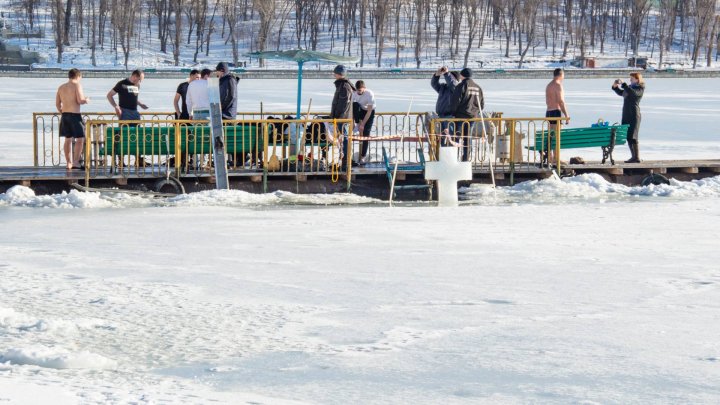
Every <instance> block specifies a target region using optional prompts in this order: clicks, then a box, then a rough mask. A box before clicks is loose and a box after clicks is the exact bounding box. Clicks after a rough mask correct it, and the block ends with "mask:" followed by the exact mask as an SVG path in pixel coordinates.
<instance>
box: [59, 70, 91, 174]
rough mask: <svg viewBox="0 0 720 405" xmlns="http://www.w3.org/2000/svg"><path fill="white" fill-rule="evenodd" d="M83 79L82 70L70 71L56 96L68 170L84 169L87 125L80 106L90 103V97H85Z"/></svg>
mask: <svg viewBox="0 0 720 405" xmlns="http://www.w3.org/2000/svg"><path fill="white" fill-rule="evenodd" d="M81 79H82V73H81V72H80V70H78V69H75V68H73V69H70V71H69V72H68V81H67V83H64V84H62V85H61V86H60V87H58V90H57V95H56V96H55V107H57V110H58V112H60V113H61V114H62V115H61V118H60V136H64V137H65V161H66V162H67V169H68V170H71V169H82V167H81V166H80V156H81V155H82V152H83V147H84V145H85V123H83V118H82V115H80V105H81V104H87V103H89V102H90V97H85V94H84V93H83V89H82V85H81V84H80V80H81ZM73 140H75V148H72V142H73ZM71 150H72V155H71Z"/></svg>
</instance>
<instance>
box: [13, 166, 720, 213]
mask: <svg viewBox="0 0 720 405" xmlns="http://www.w3.org/2000/svg"><path fill="white" fill-rule="evenodd" d="M459 192H460V195H461V198H462V200H463V203H464V204H514V203H534V204H556V205H557V204H565V203H570V202H573V203H574V202H578V201H586V202H595V201H618V202H622V201H634V200H638V198H641V197H646V198H651V197H662V198H669V199H673V200H692V199H698V198H718V197H720V176H716V177H710V178H705V179H701V180H693V181H687V182H686V181H677V180H675V179H671V181H670V184H669V185H664V184H663V185H650V186H645V187H643V186H635V187H629V186H625V185H622V184H617V183H611V182H608V181H607V180H605V179H604V178H603V177H602V176H600V175H597V174H583V175H580V176H575V177H569V178H564V179H561V180H555V179H553V178H548V179H545V180H532V181H526V182H523V183H519V184H516V185H515V186H512V187H498V188H497V189H493V188H491V187H488V185H484V184H473V185H471V186H470V187H462V188H460V190H459ZM382 204H385V203H384V202H383V201H380V200H375V199H372V198H368V197H361V196H357V195H354V194H342V193H341V194H294V193H291V192H287V191H276V192H273V193H268V194H254V193H248V192H245V191H240V190H210V191H202V192H197V193H190V194H185V195H178V196H177V197H172V198H162V199H161V198H158V199H152V198H147V197H142V196H136V195H129V194H126V193H123V192H122V191H121V190H118V191H117V192H116V193H105V192H104V193H99V192H79V191H75V190H73V191H71V192H69V193H66V192H63V193H61V194H54V195H35V192H34V191H33V190H32V189H30V188H27V187H23V186H14V187H12V188H10V189H9V190H8V192H7V193H4V194H0V209H1V208H2V207H29V208H96V209H98V208H146V207H246V208H253V207H282V206H342V205H382ZM421 204H423V205H424V204H428V203H421ZM430 204H432V203H430Z"/></svg>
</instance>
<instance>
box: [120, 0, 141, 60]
mask: <svg viewBox="0 0 720 405" xmlns="http://www.w3.org/2000/svg"><path fill="white" fill-rule="evenodd" d="M139 8H140V1H139V0H124V1H117V2H115V7H114V8H113V25H114V26H115V30H116V32H117V34H118V37H119V40H120V47H121V48H122V51H123V60H124V63H123V64H124V65H125V69H127V68H128V59H129V58H130V52H131V51H132V40H133V38H134V36H135V28H136V24H137V15H138V10H139Z"/></svg>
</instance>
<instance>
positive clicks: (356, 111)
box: [353, 103, 375, 159]
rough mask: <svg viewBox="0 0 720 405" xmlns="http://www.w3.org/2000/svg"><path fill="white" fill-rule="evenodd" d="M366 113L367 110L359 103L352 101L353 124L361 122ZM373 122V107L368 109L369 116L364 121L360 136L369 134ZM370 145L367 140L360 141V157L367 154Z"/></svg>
mask: <svg viewBox="0 0 720 405" xmlns="http://www.w3.org/2000/svg"><path fill="white" fill-rule="evenodd" d="M367 114H368V111H367V110H363V109H362V108H360V104H358V103H353V117H354V119H355V124H359V123H360V122H362V120H364V119H365V116H366V115H367ZM374 123H375V109H374V108H373V110H372V111H370V117H369V118H368V120H367V122H366V123H365V128H363V132H362V134H360V135H361V136H364V137H368V136H370V132H371V131H372V126H373V124H374ZM369 147H370V142H369V141H360V158H361V159H362V158H364V157H365V156H367V153H368V149H369Z"/></svg>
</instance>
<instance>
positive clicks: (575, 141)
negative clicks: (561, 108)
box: [527, 125, 628, 165]
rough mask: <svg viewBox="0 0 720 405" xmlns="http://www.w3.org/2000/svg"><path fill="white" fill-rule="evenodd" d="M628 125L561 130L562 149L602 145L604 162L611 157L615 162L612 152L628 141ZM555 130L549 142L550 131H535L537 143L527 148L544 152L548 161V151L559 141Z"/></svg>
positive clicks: (611, 160)
mask: <svg viewBox="0 0 720 405" xmlns="http://www.w3.org/2000/svg"><path fill="white" fill-rule="evenodd" d="M627 131H628V126H627V125H610V126H598V127H588V128H568V129H563V130H562V132H561V139H560V149H577V148H594V147H600V148H602V152H603V159H602V163H603V164H604V163H605V161H606V160H607V159H610V163H611V164H613V165H614V164H615V160H614V159H613V156H612V153H613V150H614V149H615V145H624V144H625V143H627ZM554 132H555V131H554V130H550V135H551V136H550V142H548V131H547V130H545V131H537V132H535V145H533V146H528V147H527V148H528V149H530V150H534V151H540V152H542V153H543V163H547V151H548V149H550V150H555V149H556V145H557V141H556V138H555V136H554V135H555V134H554Z"/></svg>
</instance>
